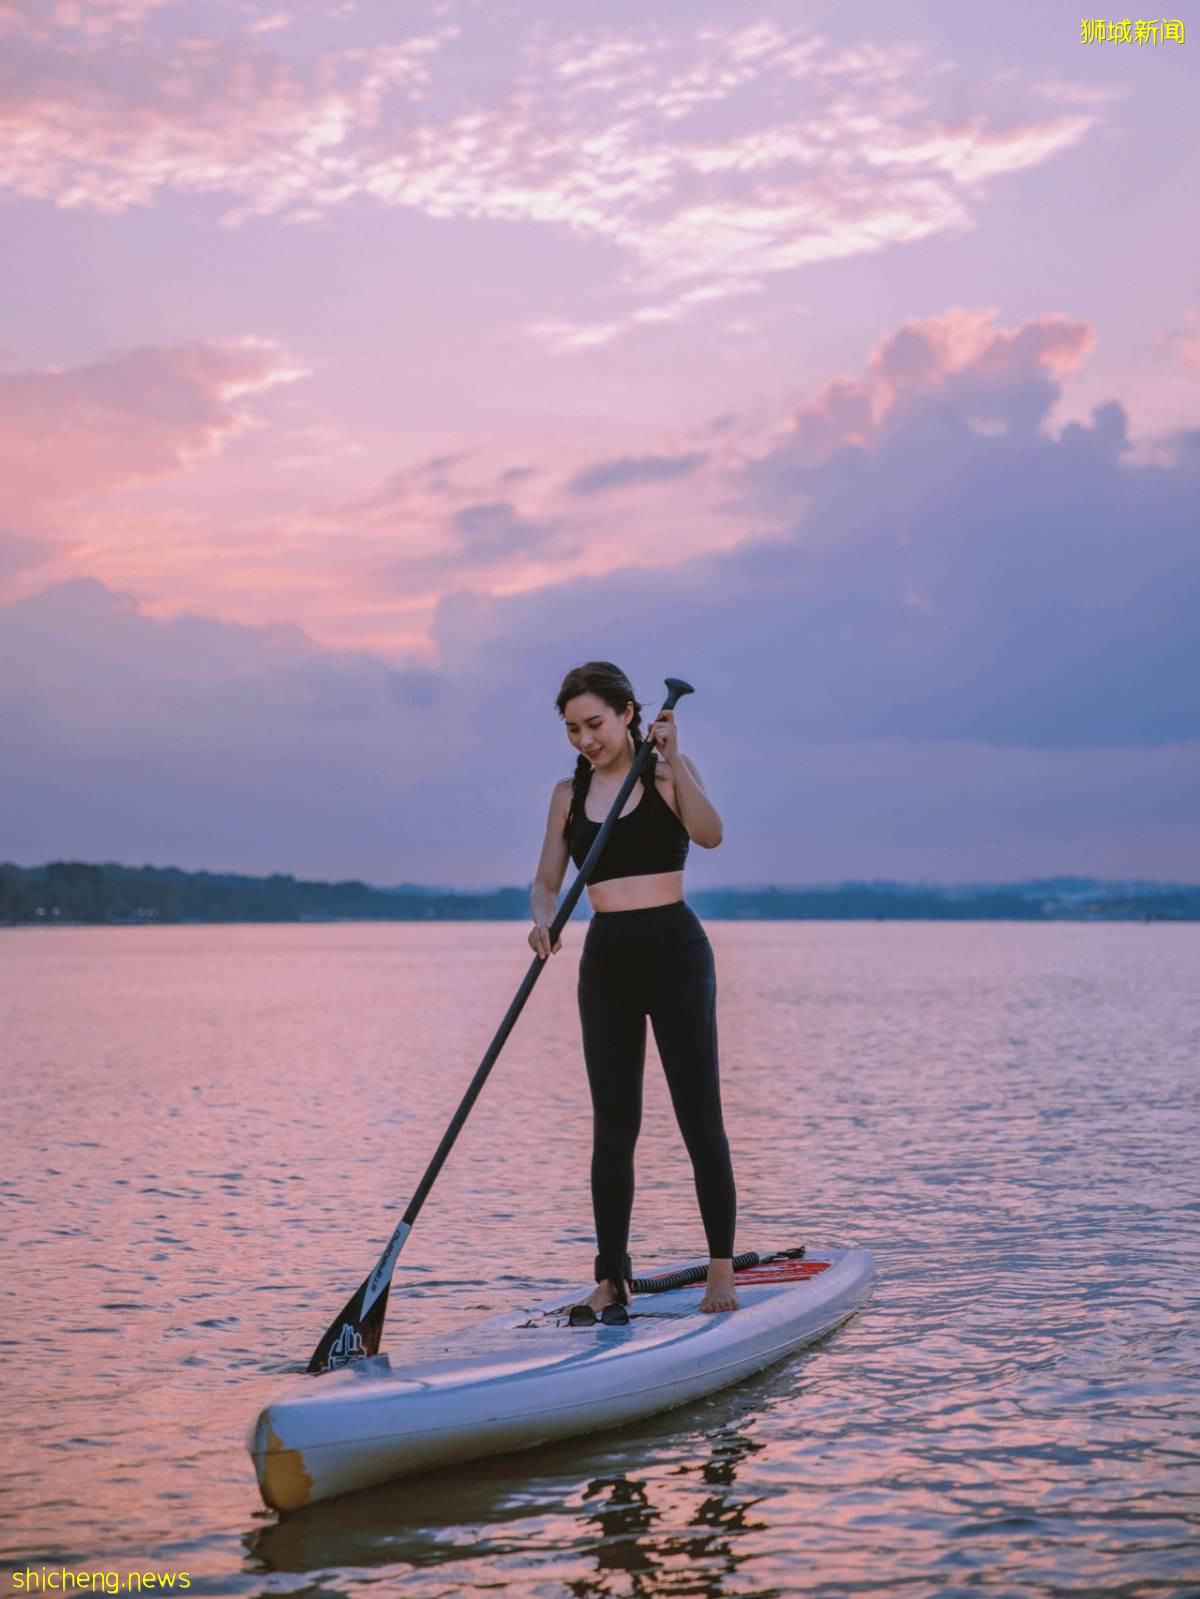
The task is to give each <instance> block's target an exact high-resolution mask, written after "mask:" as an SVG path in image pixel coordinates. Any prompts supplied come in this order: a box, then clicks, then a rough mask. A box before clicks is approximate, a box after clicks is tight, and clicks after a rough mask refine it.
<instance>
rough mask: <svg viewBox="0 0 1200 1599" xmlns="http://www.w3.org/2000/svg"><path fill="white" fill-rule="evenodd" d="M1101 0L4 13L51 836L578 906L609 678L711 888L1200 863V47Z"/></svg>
mask: <svg viewBox="0 0 1200 1599" xmlns="http://www.w3.org/2000/svg"><path fill="white" fill-rule="evenodd" d="M1081 15H1082V13H1081V11H1080V10H1079V8H1078V7H1069V6H1066V5H1064V4H1062V3H1060V0H1051V3H1049V4H1047V3H1045V0H1038V3H1036V4H1034V3H1017V4H1010V5H1007V6H1004V7H981V6H964V5H962V4H961V3H955V0H936V3H933V0H926V3H917V0H895V3H893V4H890V5H887V6H883V5H865V4H858V5H853V4H849V5H848V4H845V3H839V4H826V3H804V0H791V3H788V4H777V3H766V4H749V5H747V4H733V3H732V0H724V3H721V4H713V3H709V0H700V3H696V0H689V3H688V4H686V5H684V4H682V3H678V0H664V3H662V4H659V5H656V6H653V7H651V6H633V5H629V4H626V3H609V4H607V5H598V4H596V3H594V0H593V3H592V4H588V5H584V4H582V3H578V0H553V3H546V0H526V3H523V4H520V5H509V4H504V3H499V0H441V3H436V4H429V5H425V4H417V3H412V4H409V3H404V4H399V3H391V0H321V3H304V4H287V3H286V0H284V3H282V4H255V3H250V0H239V3H229V0H0V61H2V64H3V77H2V80H0V81H2V83H3V92H2V95H0V207H2V209H0V227H2V230H3V265H2V268H0V284H2V286H3V295H2V299H0V307H2V309H0V318H2V321H0V750H2V751H3V757H2V760H3V773H4V775H3V780H2V783H0V860H11V861H15V862H18V863H20V864H24V865H32V864H35V863H40V862H42V861H45V860H49V859H61V858H68V859H80V860H114V861H121V862H124V863H126V864H130V865H140V864H142V863H153V864H156V865H169V864H173V865H179V866H184V867H189V868H209V869H212V870H239V871H247V872H268V871H289V872H294V873H296V874H297V875H300V876H321V877H334V878H337V877H350V876H355V877H363V878H366V879H368V880H370V881H373V882H377V883H395V882H401V881H418V882H429V883H441V884H454V885H458V886H464V887H468V886H483V885H491V884H499V883H511V882H524V881H527V880H528V878H529V876H530V874H531V872H532V869H533V866H534V863H535V861H536V858H537V853H538V849H539V846H540V840H541V833H542V828H543V826H544V822H545V813H546V806H547V801H548V798H549V793H550V789H551V786H552V784H553V783H554V781H555V780H556V778H558V777H560V776H562V775H565V774H566V773H567V772H568V771H569V770H570V765H571V762H572V761H573V752H572V751H570V750H569V748H568V746H567V743H566V740H565V737H564V735H563V733H562V729H561V724H560V723H559V721H558V718H557V716H556V714H555V711H554V708H553V701H554V696H555V693H556V692H557V688H558V684H559V681H560V680H561V677H562V674H563V672H564V671H565V670H566V669H567V667H569V666H571V665H572V664H574V663H576V662H578V661H582V660H586V659H588V658H592V657H601V658H606V659H611V660H615V661H617V662H618V663H619V664H621V665H623V666H624V667H625V668H626V670H628V671H629V672H630V674H631V676H632V677H633V679H634V682H635V685H636V687H637V689H638V691H639V693H640V695H641V697H642V698H643V700H645V701H646V702H648V704H650V705H653V704H654V703H655V702H656V701H657V700H659V699H660V698H661V697H662V694H663V692H664V691H663V688H662V679H663V677H664V676H665V675H680V676H684V677H686V678H688V679H689V680H690V681H692V682H693V683H694V684H695V685H696V688H697V693H696V695H695V697H694V698H692V699H689V700H687V701H686V702H685V703H684V704H683V705H682V706H681V707H680V711H679V720H680V725H681V729H682V733H681V745H682V747H683V748H684V749H685V750H686V751H687V752H688V753H689V754H690V755H691V756H692V757H693V759H694V760H695V761H696V763H697V765H698V766H699V768H700V771H701V773H702V775H703V777H704V780H705V782H706V784H707V786H708V789H709V791H710V793H711V795H712V797H713V799H714V801H715V803H716V804H717V806H718V809H720V810H721V812H722V814H723V815H724V818H725V822H726V841H725V843H724V845H723V846H722V848H721V849H720V850H719V851H717V852H715V853H712V854H708V853H707V852H704V851H701V850H698V849H696V850H693V863H694V867H695V871H694V879H695V882H696V884H697V885H702V884H703V885H711V884H718V883H725V884H734V883H761V882H770V881H775V882H780V883H806V882H828V881H833V880H837V879H841V878H847V877H854V878H867V877H893V878H903V879H908V880H917V879H926V880H934V881H947V880H964V879H971V880H979V879H990V880H1002V879H1011V878H1016V877H1024V876H1031V875H1036V874H1050V873H1068V872H1069V873H1094V874H1096V875H1100V876H1105V877H1118V878H1121V877H1124V878H1132V877H1158V878H1187V879H1189V880H1192V881H1195V880H1198V879H1200V695H1198V692H1197V690H1198V686H1200V642H1198V641H1200V626H1198V617H1200V516H1198V508H1200V274H1198V263H1200V237H1198V233H1200V229H1198V227H1197V221H1196V218H1197V216H1198V215H1200V196H1198V194H1197V188H1198V183H1197V174H1198V172H1200V132H1198V127H1200V123H1198V119H1197V117H1196V114H1195V107H1196V82H1197V72H1196V63H1197V60H1198V59H1200V58H1198V57H1197V51H1200V18H1197V17H1196V15H1195V11H1194V8H1188V9H1187V10H1185V11H1184V12H1182V13H1181V21H1182V22H1184V23H1186V24H1187V27H1188V30H1189V36H1188V37H1187V38H1186V39H1184V40H1183V41H1180V40H1178V39H1174V38H1168V37H1164V36H1162V35H1163V33H1164V30H1163V29H1162V28H1161V24H1160V19H1157V18H1155V19H1150V20H1152V21H1153V22H1154V23H1155V24H1156V26H1157V32H1156V33H1155V35H1154V36H1152V37H1149V38H1147V40H1146V42H1144V43H1140V44H1139V43H1138V42H1137V39H1136V33H1135V36H1134V38H1133V39H1132V40H1131V42H1128V43H1117V42H1113V41H1106V42H1103V43H1089V44H1085V43H1083V42H1081V37H1080V35H1081V26H1080V18H1081ZM1118 20H1119V19H1118ZM1169 20H1171V19H1170V18H1168V21H1169ZM1136 24H1137V19H1136V18H1135V19H1134V27H1135V29H1136Z"/></svg>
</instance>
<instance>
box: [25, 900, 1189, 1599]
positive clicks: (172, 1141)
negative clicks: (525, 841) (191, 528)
mask: <svg viewBox="0 0 1200 1599" xmlns="http://www.w3.org/2000/svg"><path fill="white" fill-rule="evenodd" d="M709 932H710V936H711V938H712V941H713V945H714V948H715V950H716V955H717V969H718V976H719V980H720V984H721V999H720V1011H719V1017H720V1029H721V1048H722V1074H723V1082H724V1093H725V1100H726V1110H727V1122H728V1126H729V1129H730V1134H731V1141H732V1144H733V1149H734V1162H735V1170H736V1173H737V1179H738V1187H739V1194H740V1216H741V1221H740V1228H739V1239H738V1242H739V1247H741V1248H755V1247H759V1246H762V1247H766V1246H769V1245H772V1244H779V1243H785V1242H796V1241H800V1240H803V1239H807V1240H810V1241H815V1242H819V1241H822V1240H823V1241H829V1242H838V1243H845V1244H854V1245H863V1246H866V1247H867V1248H869V1249H871V1250H872V1251H873V1252H874V1254H875V1257H876V1263H877V1266H878V1269H879V1284H878V1287H877V1289H876V1293H875V1298H874V1300H873V1301H872V1303H871V1304H870V1305H869V1306H868V1307H867V1308H866V1309H865V1310H864V1311H863V1312H862V1313H861V1314H859V1315H858V1316H857V1317H855V1318H854V1319H852V1320H851V1321H850V1322H848V1323H847V1324H846V1325H845V1326H844V1327H843V1328H841V1329H840V1330H839V1331H837V1332H836V1333H834V1334H833V1335H832V1336H831V1337H830V1338H829V1339H827V1340H826V1341H825V1342H824V1343H823V1344H821V1345H819V1346H817V1347H815V1348H813V1349H811V1350H809V1351H806V1352H805V1353H804V1354H803V1355H801V1356H800V1357H799V1358H797V1359H795V1360H793V1361H792V1362H790V1363H788V1364H785V1365H783V1366H782V1367H778V1368H776V1369H774V1370H772V1371H769V1372H767V1373H765V1374H764V1375H762V1376H761V1377H759V1378H757V1379H755V1380H753V1381H751V1382H750V1383H747V1384H744V1385H742V1386H741V1387H739V1388H737V1389H734V1390H731V1391H728V1392H726V1393H724V1394H720V1395H717V1396H715V1397H713V1398H711V1399H710V1400H708V1401H706V1402H703V1403H700V1404H697V1405H693V1406H691V1407H689V1408H687V1409H685V1410H682V1411H678V1412H675V1413H673V1414H668V1415H666V1416H662V1417H659V1418H657V1419H656V1420H653V1421H650V1422H645V1423H642V1424H639V1425H637V1426H634V1427H630V1428H626V1429H625V1430H623V1431H621V1432H617V1433H613V1434H609V1435H605V1436H601V1437H595V1438H591V1439H585V1440H581V1441H579V1442H577V1443H570V1444H563V1445H558V1446H555V1447H552V1448H543V1449H540V1450H536V1451H533V1452H531V1453H528V1454H525V1455H518V1456H512V1457H509V1458H507V1459H502V1460H493V1461H484V1462H481V1463H479V1464H477V1465H474V1466H470V1467H466V1468H455V1469H453V1470H452V1471H447V1472H443V1473H440V1474H436V1475H433V1476H430V1477H427V1478H425V1479H424V1480H409V1481H404V1482H400V1483H396V1484H392V1485H390V1486H388V1487H385V1488H380V1489H376V1490H373V1491H371V1492H368V1493H364V1494H359V1495H355V1496H352V1497H349V1498H345V1499H342V1500H334V1501H330V1502H328V1503H325V1504H322V1505H317V1506H315V1507H313V1508H312V1509H311V1510H309V1511H306V1512H302V1513H301V1514H299V1515H296V1516H293V1517H290V1518H287V1519H281V1518H279V1517H277V1516H276V1515H274V1514H273V1513H271V1512H268V1511H266V1510H264V1509H263V1507H262V1505H261V1503H260V1501H259V1499H258V1494H257V1489H256V1487H255V1483H254V1476H253V1471H252V1468H251V1464H250V1461H249V1457H248V1456H247V1454H246V1452H245V1447H244V1438H245V1434H246V1430H247V1428H248V1426H249V1424H250V1422H251V1420H252V1418H253V1416H254V1415H255V1413H256V1412H257V1410H258V1409H259V1408H260V1406H261V1405H262V1404H263V1403H264V1402H265V1401H266V1400H267V1399H268V1398H269V1397H270V1396H271V1395H272V1394H273V1393H274V1392H275V1391H276V1390H277V1389H278V1388H279V1387H280V1386H281V1384H283V1383H286V1382H289V1381H291V1380H292V1378H291V1377H290V1375H288V1374H289V1373H290V1372H291V1371H292V1370H294V1369H295V1368H296V1367H297V1366H298V1365H301V1364H303V1363H304V1361H305V1360H306V1359H307V1357H308V1355H309V1353H310V1351H311V1348H312V1346H313V1344H314V1343H315V1342H316V1339H317V1337H318V1336H319V1335H320V1333H321V1332H322V1331H323V1330H324V1327H325V1326H326V1324H327V1323H328V1321H329V1320H330V1319H331V1318H332V1316H333V1315H334V1313H335V1312H336V1311H337V1309H338V1308H339V1307H340V1305H341V1303H342V1301H343V1300H344V1298H345V1297H346V1295H347V1294H348V1293H349V1292H350V1291H351V1289H353V1288H354V1287H355V1286H356V1285H357V1283H358V1282H359V1281H360V1279H361V1278H362V1277H363V1275H364V1274H365V1272H366V1270H367V1269H368V1267H369V1266H370V1265H371V1264H372V1263H373V1260H374V1256H375V1253H376V1251H377V1250H378V1249H379V1248H380V1247H381V1244H382V1241H383V1239H384V1238H385V1237H386V1236H387V1234H388V1233H389V1232H390V1230H391V1227H392V1225H393V1223H394V1221H395V1220H396V1219H397V1218H398V1216H399V1214H400V1211H401V1210H402V1208H403V1205H404V1202H405V1200H406V1198H407V1195H408V1193H409V1192H410V1190H411V1188H412V1187H413V1186H415V1183H416V1181H417V1179H418V1178H419V1176H420V1174H421V1172H422V1171H423V1169H424V1166H425V1163H426V1161H427V1160H428V1158H429V1156H430V1155H431V1153H432V1151H433V1149H434V1148H435V1147H436V1144H437V1141H438V1139H439V1138H440V1136H441V1134H442V1132H443V1130H444V1127H445V1124H446V1123H447V1122H448V1120H449V1118H450V1116H451V1114H452V1113H453V1110H454V1108H455V1106H456V1105H457V1103H458V1099H459V1096H460V1095H461V1092H462V1090H463V1089H464V1088H465V1086H466V1083H467V1082H468V1080H469V1078H470V1076H471V1073H472V1072H473V1070H474V1068H475V1066H476V1064H477V1062H478V1057H479V1055H480V1054H481V1053H482V1050H483V1048H484V1046H485V1045H486V1043H487V1041H488V1039H489V1038H490V1037H491V1033H492V1030H493V1028H494V1027H495V1025H496V1023H497V1021H498V1020H499V1018H500V1016H501V1015H502V1014H503V1011H504V1009H505V1007H506V1006H507V1004H508V1002H509V1000H510V998H511V996H512V993H513V991H514V990H515V988H516V986H517V983H518V981H519V980H520V977H521V975H522V973H523V971H524V968H525V964H526V961H527V959H528V952H527V950H526V948H525V946H524V942H523V940H524V929H523V928H522V927H520V926H518V925H515V924H504V925H483V926H481V925H453V926H452V925H442V926H432V927H426V926H415V925H403V926H386V927H377V926H371V927H365V926H362V927H360V926H320V927H315V926H305V927H261V928H235V927H230V928H225V927H221V928H199V927H186V928H154V929H141V928H138V929H132V928H131V929H95V930H91V929H67V928H63V929H56V930H45V931H43V930H37V931H28V932H26V931H7V932H4V933H0V985H2V1006H3V1019H2V1032H0V1047H2V1048H3V1050H4V1067H3V1070H4V1083H3V1088H4V1098H5V1105H4V1118H3V1119H4V1123H5V1126H4V1130H3V1137H4V1140H5V1143H6V1145H7V1148H6V1149H5V1151H4V1159H3V1167H2V1168H0V1207H2V1210H3V1221H2V1226H3V1249H4V1256H5V1259H4V1273H5V1281H6V1286H7V1287H8V1289H9V1293H8V1295H7V1314H6V1317H5V1326H4V1329H3V1340H2V1343H0V1372H2V1375H3V1378H4V1398H3V1405H4V1415H3V1421H4V1427H3V1443H2V1447H3V1448H4V1450H5V1455H6V1461H5V1473H4V1480H3V1493H2V1497H0V1546H2V1547H3V1550H4V1553H5V1555H6V1566H5V1570H6V1571H8V1572H11V1570H12V1568H13V1567H19V1568H23V1567H24V1566H25V1565H26V1564H31V1565H33V1566H34V1567H35V1568H36V1567H37V1566H38V1565H40V1564H53V1565H54V1566H57V1565H59V1564H60V1563H65V1564H66V1565H69V1566H76V1567H79V1568H82V1569H86V1570H90V1571H101V1570H107V1571H122V1572H127V1571H129V1570H131V1569H139V1570H148V1569H155V1568H156V1569H158V1570H161V1571H171V1570H174V1571H186V1572H188V1573H189V1576H190V1579H191V1587H190V1592H191V1593H193V1594H195V1593H200V1594H258V1593H273V1594H314V1595H315V1594H320V1595H322V1596H334V1595H340V1594H362V1593H367V1592H368V1591H374V1592H375V1593H388V1592H392V1591H402V1592H403V1593H404V1594H406V1595H412V1596H413V1599H434V1596H441V1595H447V1596H449V1595H455V1596H457V1595H474V1594H481V1593H483V1592H485V1591H490V1592H495V1591H496V1590H506V1589H507V1590H511V1591H512V1592H513V1593H514V1594H518V1595H539V1596H540V1595H547V1596H550V1595H556V1596H558V1595H570V1596H576V1599H581V1596H585V1595H614V1596H618V1595H635V1596H651V1595H672V1596H675V1595H679V1596H682V1595H714V1596H715V1595H722V1596H724V1595H744V1596H750V1595H754V1596H764V1599H765V1596H769V1595H792V1594H811V1595H814V1596H815V1595H820V1596H822V1599H825V1596H836V1595H852V1596H854V1599H861V1596H865V1595H875V1594H884V1593H887V1594H903V1595H906V1596H908V1595H924V1594H936V1595H939V1596H952V1595H955V1594H959V1593H963V1594H966V1593H970V1594H976V1593H986V1594H996V1595H1000V1594H1004V1595H1025V1594H1029V1595H1066V1594H1070V1595H1080V1596H1084V1595H1087V1596H1090V1595H1096V1594H1104V1595H1152V1594H1153V1595H1158V1594H1170V1595H1184V1594H1197V1593H1200V1552H1198V1550H1200V1538H1198V1533H1200V1514H1198V1511H1200V1468H1198V1466H1197V1456H1196V1438H1197V1431H1198V1428H1197V1420H1198V1416H1200V1390H1198V1386H1197V1376H1198V1374H1200V1332H1198V1329H1197V1323H1196V1309H1197V1297H1198V1296H1197V1283H1198V1282H1200V1244H1198V1234H1200V1229H1198V1227H1197V1220H1198V1214H1197V1209H1198V1207H1197V1189H1196V1171H1197V1160H1196V1157H1197V1153H1198V1151H1200V1125H1198V1124H1200V1114H1198V1107H1197V1070H1196V1064H1197V1059H1198V1057H1200V927H1186V926H1179V927H1165V926H1150V927H1146V926H1065V925H1060V926H1046V927H1029V926H1003V925H986V924H974V925H967V926H952V925H949V924H920V925H908V926H906V925H901V924H894V923H892V924H881V925H880V924H871V925H832V924H817V923H807V924H776V925H769V924H767V925H763V924H745V923H742V924H722V923H714V924H711V925H710V928H709ZM580 940H581V930H580V929H578V928H577V927H576V928H573V929H572V930H571V931H570V932H569V933H568V948H567V949H566V951H565V952H564V953H563V954H562V955H560V956H558V957H556V958H555V960H554V961H553V963H552V966H551V969H550V971H549V972H548V973H546V974H545V976H544V977H543V980H542V982H541V983H540V984H539V986H538V988H537V989H536V990H535V993H534V995H533V998H532V1000H531V1001H530V1004H529V1006H528V1007H527V1009H526V1012H525V1015H524V1016H523V1017H522V1019H521V1021H520V1022H519V1023H518V1026H517V1030H516V1033H515V1034H514V1036H513V1038H512V1040H511V1041H510V1043H509V1045H508V1048H507V1049H506V1051H505V1053H504V1054H503V1055H502V1056H501V1059H500V1062H499V1064H498V1066H497V1067H496V1070H495V1072H494V1073H493V1076H492V1078H491V1080H490V1082H489V1084H488V1086H487V1088H486V1089H485V1091H484V1094H483V1097H482V1099H481V1100H480V1102H479V1104H478V1105H477V1106H476V1108H475V1110H474V1112H473V1114H472V1117H471V1119H470V1121H469V1122H468V1124H467V1127H466V1130H465V1131H464V1133H463V1135H462V1137H461V1138H460V1140H459V1143H458V1145H457V1147H456V1149H455V1151H454V1153H453V1155H452V1156H451V1158H450V1161H449V1163H448V1165H447V1167H446V1169H445V1170H444V1172H443V1173H442V1176H441V1178H440V1179H439V1181H438V1183H437V1185H436V1186H435V1188H434V1190H433V1194H432V1196H431V1198H430V1200H429V1202H428V1203H427V1205H426V1207H425V1210H424V1212H423V1213H422V1216H421V1219H420V1220H419V1222H418V1224H417V1227H416V1229H415V1230H414V1233H413V1236H412V1239H411V1240H410V1242H409V1245H408V1248H407V1249H406V1250H405V1253H404V1254H403V1255H402V1256H401V1259H400V1265H399V1269H398V1272H397V1277H396V1281H395V1284H394V1286H393V1290H392V1300H391V1310H390V1315H389V1323H388V1332H387V1335H386V1340H385V1341H386V1344H387V1347H388V1348H389V1349H390V1352H391V1355H392V1359H393V1363H397V1362H398V1361H402V1359H403V1349H404V1342H405V1338H406V1336H407V1337H409V1338H413V1337H414V1336H415V1335H416V1334H417V1333H418V1332H421V1333H426V1332H428V1331H429V1330H430V1329H432V1328H434V1327H441V1326H445V1327H449V1326H452V1325H455V1324H457V1323H459V1322H461V1321H463V1320H467V1319H469V1318H470V1316H471V1315H472V1314H473V1313H475V1312H477V1311H487V1312H488V1313H494V1312H495V1311H496V1310H498V1309H501V1308H503V1307H504V1304H505V1302H506V1297H507V1296H508V1295H509V1294H511V1293H512V1292H513V1291H514V1290H515V1289H516V1288H518V1287H519V1288H520V1289H521V1290H523V1291H524V1290H529V1291H536V1292H537V1293H538V1294H539V1295H542V1294H549V1293H553V1292H557V1291H558V1289H559V1288H562V1289H563V1290H564V1292H570V1291H572V1290H573V1289H574V1288H576V1287H579V1286H582V1285H583V1283H585V1282H586V1279H587V1277H588V1276H589V1272H590V1263H591V1253H592V1240H591V1232H590V1210H589V1201H588V1186H587V1167H588V1158H587V1156H588V1138H589V1126H590V1123H589V1111H588V1104H587V1096H586V1086H585V1081H584V1075H583V1069H582V1063H581V1060H580V1058H579V1049H578V1035H577V1023H576V1019H575V1011H574V965H575V960H576V956H577V952H578V947H579V943H580ZM649 1064H650V1070H649V1071H648V1073H647V1085H648V1089H647V1106H646V1120H645V1124H644V1130H643V1134H642V1141H641V1143H640V1145H639V1164H638V1176H639V1189H638V1198H637V1203H636V1207H635V1213H634V1239H633V1248H634V1259H635V1263H636V1264H637V1266H638V1268H639V1269H641V1270H649V1269H651V1268H652V1267H653V1265H654V1264H655V1263H660V1262H664V1261H667V1260H670V1259H672V1258H678V1257H680V1256H687V1255H693V1254H696V1253H699V1252H700V1248H701V1236H700V1233H699V1224H698V1218H697V1216H696V1214H695V1199H694V1195H693V1192H692V1187H691V1177H690V1169H689V1167H688V1164H687V1160H686V1156H685V1155H684V1154H683V1151H682V1147H681V1145H680V1143H679V1139H678V1135H677V1133H676V1130H675V1127H674V1124H673V1122H672V1119H671V1112H670V1106H669V1101H668V1099H667V1096H666V1091H665V1087H664V1085H663V1082H662V1078H661V1072H660V1071H659V1069H658V1066H657V1057H655V1056H653V1052H652V1053H651V1060H650V1063H649Z"/></svg>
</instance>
